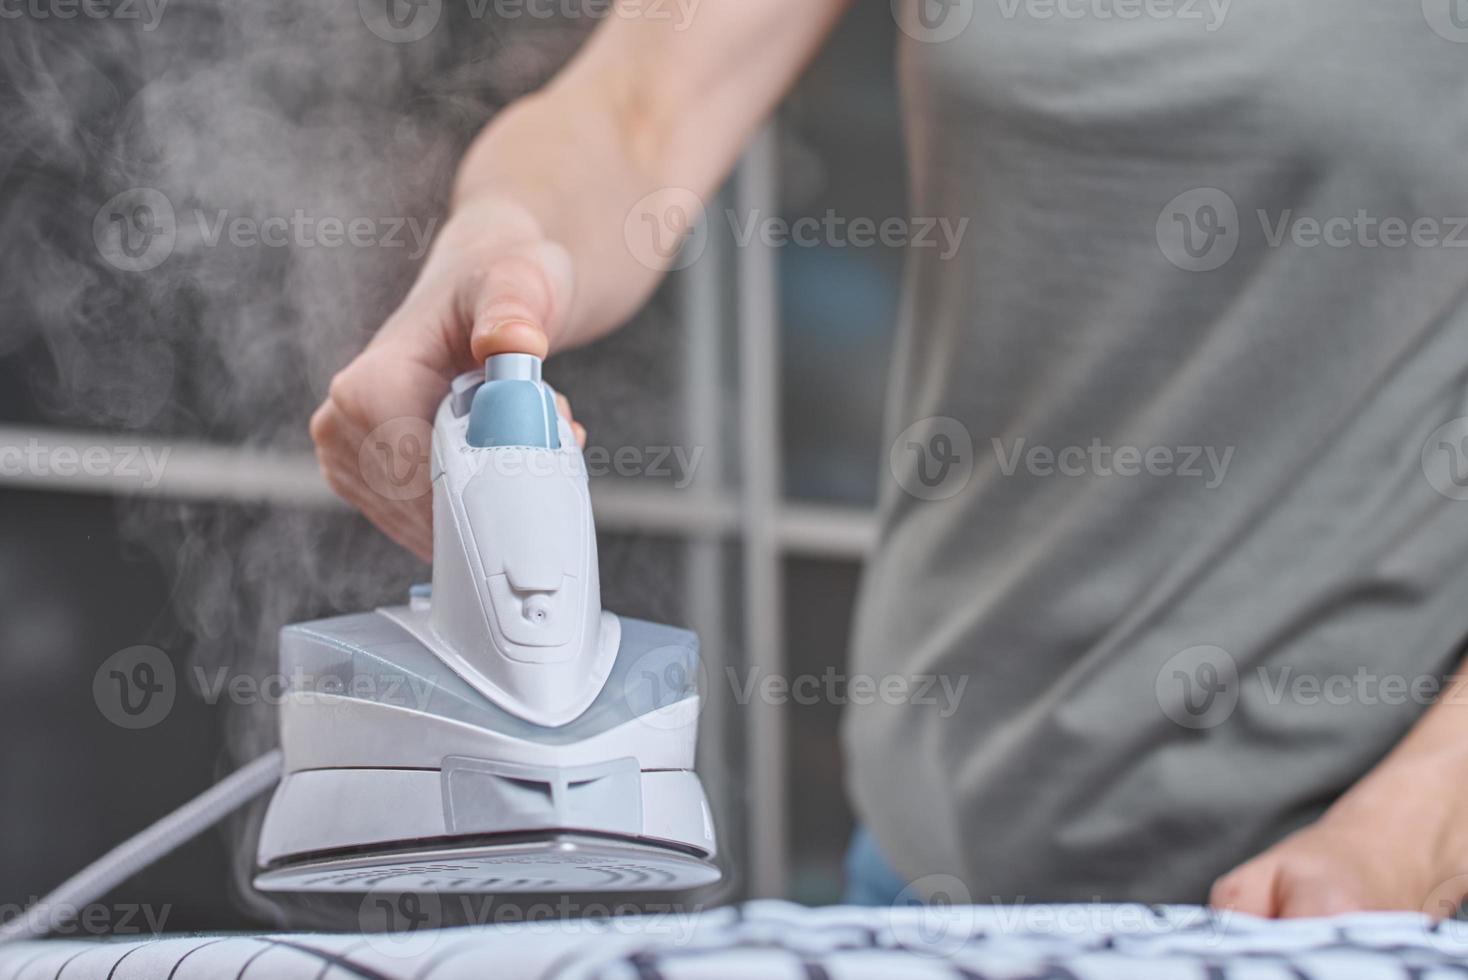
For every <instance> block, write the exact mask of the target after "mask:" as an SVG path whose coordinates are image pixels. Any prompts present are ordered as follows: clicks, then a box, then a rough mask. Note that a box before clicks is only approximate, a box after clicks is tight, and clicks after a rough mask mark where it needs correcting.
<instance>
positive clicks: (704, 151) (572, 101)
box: [311, 0, 850, 559]
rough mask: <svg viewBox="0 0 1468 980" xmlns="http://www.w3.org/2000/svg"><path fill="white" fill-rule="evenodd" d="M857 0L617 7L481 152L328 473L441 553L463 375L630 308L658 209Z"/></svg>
mask: <svg viewBox="0 0 1468 980" xmlns="http://www.w3.org/2000/svg"><path fill="white" fill-rule="evenodd" d="M849 2H850V0H801V2H799V3H794V4H792V3H790V2H789V0H707V2H704V3H702V4H700V5H698V9H697V10H696V11H694V12H693V13H692V16H691V17H690V18H689V19H687V20H684V19H673V18H669V17H667V16H657V15H654V14H652V12H651V11H648V10H646V9H645V5H638V4H628V5H626V6H625V7H623V6H620V5H619V7H618V9H617V15H616V16H611V17H608V18H607V19H606V21H605V23H603V24H602V25H601V26H600V27H598V28H597V29H596V30H595V31H594V32H593V34H592V36H591V38H590V39H589V40H588V42H587V43H586V45H585V46H584V47H583V48H582V50H581V51H580V52H579V53H578V54H577V56H576V57H575V58H574V59H572V61H571V62H570V64H568V65H567V66H566V67H565V68H564V69H563V70H562V71H561V73H560V74H558V75H557V76H556V78H555V79H554V80H553V81H552V82H551V83H550V84H549V85H547V86H546V87H545V88H544V89H542V90H540V91H539V92H536V93H534V94H532V95H529V96H526V97H525V98H523V99H520V100H518V101H517V102H515V103H514V104H513V105H511V106H509V107H508V108H506V109H505V110H504V111H503V112H502V113H500V114H499V116H497V117H496V118H495V120H494V122H493V123H491V124H490V125H489V126H488V127H486V128H485V130H484V131H483V132H482V133H480V135H479V137H478V138H477V139H476V140H475V141H474V144H473V145H472V146H471V147H470V148H469V151H468V153H466V154H465V157H464V160H463V161H462V163H461V165H460V167H459V173H458V177H457V182H456V185H455V195H454V204H453V209H452V212H451V215H450V218H449V221H448V222H447V223H446V224H445V226H444V228H443V231H442V233H441V234H440V235H439V237H438V239H437V240H436V241H435V242H434V246H433V251H432V252H431V253H430V254H429V257H428V261H427V262H426V263H425V265H424V267H423V270H422V273H421V274H420V276H419V278H418V281H417V283H416V284H415V285H414V286H413V289H412V292H410V293H409V295H408V297H407V299H405V300H404V301H403V304H402V306H400V307H399V308H398V309H397V311H396V312H395V313H393V315H392V316H391V317H389V318H388V321H387V323H386V324H385V325H384V326H383V327H382V330H381V332H380V333H379V334H378V335H377V337H376V338H375V339H374V340H373V341H372V343H371V345H370V346H369V347H368V348H367V349H366V350H365V351H363V352H362V354H361V356H359V357H358V358H357V359H356V360H355V361H353V362H352V363H351V364H349V365H348V366H347V367H346V368H345V369H344V370H343V371H341V373H339V374H338V375H337V376H336V377H335V378H334V379H333V380H332V383H331V389H330V394H329V395H328V397H327V399H326V401H325V403H324V404H322V406H321V407H320V408H319V409H318V410H317V412H316V414H315V416H314V417H313V418H312V420H311V435H312V438H313V439H315V441H316V454H317V456H318V458H319V459H320V460H321V466H322V469H323V471H324V472H325V474H326V479H327V481H328V482H329V483H330V484H331V486H332V488H333V489H334V490H336V492H337V493H339V494H340V495H341V496H342V497H344V498H346V500H347V501H348V502H349V503H352V504H354V505H356V506H357V507H359V508H361V509H362V511H363V512H364V513H365V514H366V515H367V516H368V517H369V518H371V519H372V521H373V523H375V524H376V525H377V526H378V527H380V528H381V529H382V530H383V531H384V532H386V533H387V534H388V535H389V536H390V537H392V538H393V540H395V541H397V542H399V543H400V544H402V545H404V546H405V547H408V548H410V549H412V550H413V551H414V552H416V553H417V554H418V555H419V556H421V557H423V558H425V559H426V558H429V557H430V556H431V554H432V549H433V536H432V516H433V515H432V502H431V499H430V495H429V492H428V491H429V467H430V464H429V461H428V453H429V448H430V433H431V423H430V420H431V419H432V418H433V413H434V411H435V410H436V409H437V407H438V404H439V402H440V400H441V399H442V398H443V396H444V393H445V392H446V391H447V390H448V387H449V383H450V381H452V379H453V377H454V376H455V375H456V374H458V373H460V372H462V371H466V370H469V369H471V368H474V367H476V366H478V365H479V364H480V363H481V362H482V361H483V360H484V359H485V358H486V357H488V356H490V355H491V354H498V353H506V352H519V353H527V354H539V355H542V356H544V355H545V354H546V353H547V352H548V351H552V350H558V349H560V348H562V347H565V346H570V345H572V344H575V343H586V342H588V341H591V340H594V339H595V338H596V337H598V336H601V335H603V334H605V333H607V332H608V331H610V330H612V329H614V328H615V327H617V326H619V325H620V324H621V323H623V322H625V321H626V320H627V319H628V318H630V317H631V316H632V315H633V314H634V313H635V312H636V311H637V310H638V308H639V307H641V306H642V304H643V303H644V302H646V300H647V298H648V297H649V296H650V295H652V292H653V290H654V289H656V287H657V284H658V281H659V280H660V279H661V277H662V275H663V273H664V272H665V271H666V268H667V267H668V266H669V265H670V264H671V262H672V260H673V259H674V258H675V255H673V254H670V253H665V251H663V250H659V249H651V250H649V249H643V248H640V247H633V246H634V243H635V241H636V236H638V235H647V234H650V232H649V231H648V230H647V229H646V228H645V223H644V222H643V220H642V219H644V218H651V219H653V222H654V225H655V226H658V227H661V225H659V224H658V222H659V220H660V219H663V218H666V217H667V215H666V214H662V213H659V210H660V209H661V208H662V207H663V205H660V204H659V203H658V202H659V201H661V200H662V199H663V198H664V197H666V196H669V195H670V193H671V196H672V197H674V198H676V199H678V200H686V199H687V198H688V195H692V197H693V198H695V199H701V198H703V197H706V196H707V195H709V194H711V193H712V192H713V190H714V188H716V187H718V185H719V183H720V182H721V181H722V180H723V179H724V177H725V175H727V174H728V172H729V169H730V168H731V167H732V166H733V164H734V161H735V160H736V159H737V158H738V155H739V150H740V148H741V147H742V146H743V144H744V142H745V141H746V140H747V139H748V137H749V135H750V134H751V133H752V132H754V131H755V129H756V128H757V127H758V126H759V124H760V121H761V120H763V119H764V118H765V116H766V115H767V114H768V113H769V111H770V109H771V108H772V107H773V106H774V104H775V103H776V102H777V101H778V100H779V99H780V97H781V96H782V95H783V94H784V93H785V90H786V89H787V88H788V87H789V85H790V83H791V82H792V81H794V79H795V77H796V75H797V74H798V73H799V71H800V69H801V68H802V67H803V66H804V64H805V63H806V61H807V60H809V58H810V57H811V55H812V54H814V52H815V50H816V48H817V47H818V46H819V45H820V43H821V41H822V40H823V39H824V38H825V36H826V34H827V33H828V32H829V31H830V29H831V28H832V27H833V26H834V25H835V23H836V21H837V19H838V18H839V17H840V16H841V14H842V12H843V11H844V10H845V9H846V7H847V4H848V3H849ZM649 209H651V210H650V211H649ZM664 223H665V222H664ZM562 411H567V409H565V407H564V406H563V407H562ZM569 417H570V416H569V412H567V418H569ZM573 424H574V423H573ZM578 432H579V430H578Z"/></svg>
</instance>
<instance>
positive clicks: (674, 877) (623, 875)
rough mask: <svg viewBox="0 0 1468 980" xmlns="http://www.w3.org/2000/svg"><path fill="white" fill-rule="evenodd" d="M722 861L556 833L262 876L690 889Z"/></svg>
mask: <svg viewBox="0 0 1468 980" xmlns="http://www.w3.org/2000/svg"><path fill="white" fill-rule="evenodd" d="M722 876H723V875H722V873H721V872H720V871H719V869H718V867H716V866H715V865H713V864H711V863H709V862H708V861H705V860H703V859H701V858H698V857H695V856H693V855H691V854H688V853H685V852H683V851H677V850H673V849H672V848H667V847H659V846H656V845H653V844H648V843H643V842H640V841H630V840H622V839H618V838H609V837H587V836H581V835H577V834H556V835H553V836H549V837H544V838H539V839H533V840H523V839H522V840H516V841H514V842H499V843H496V842H488V843H482V844H474V845H470V846H464V845H453V844H446V845H444V846H441V847H425V848H422V849H414V850H406V851H392V852H388V853H382V854H354V855H352V856H350V857H334V858H320V859H314V860H313V859H307V860H303V861H300V862H297V863H291V864H286V865H282V866H280V867H277V868H272V869H270V870H267V871H262V872H260V873H259V874H258V875H256V876H255V887H256V888H258V889H260V890H261V891H267V892H351V893H361V892H369V891H374V892H375V891H379V890H381V891H392V892H401V893H411V892H424V893H428V892H443V893H447V894H535V893H541V894H544V893H562V892H587V893H590V892H613V891H631V892H654V891H685V890H688V889H692V888H699V887H702V886H704V885H712V884H714V883H715V882H717V881H719V879H720V878H721V877H722Z"/></svg>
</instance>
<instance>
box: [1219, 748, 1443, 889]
mask: <svg viewBox="0 0 1468 980" xmlns="http://www.w3.org/2000/svg"><path fill="white" fill-rule="evenodd" d="M1439 780H1440V777H1439V778H1438V779H1431V780H1429V781H1428V783H1427V785H1426V786H1420V785H1419V786H1414V787H1411V788H1398V789H1397V790H1395V791H1390V792H1388V791H1387V790H1386V788H1385V787H1378V786H1367V785H1362V786H1358V787H1357V788H1356V789H1354V790H1352V792H1351V793H1349V794H1347V795H1346V796H1345V797H1343V798H1342V799H1341V800H1340V802H1338V803H1337V804H1336V806H1334V807H1332V808H1331V810H1329V811H1328V812H1327V813H1326V814H1325V815H1324V816H1323V817H1321V819H1320V820H1319V821H1317V822H1316V823H1314V824H1312V825H1311V826H1309V827H1305V828H1304V829H1302V830H1299V831H1297V832H1296V833H1294V834H1291V835H1290V836H1289V837H1286V838H1285V839H1284V840H1282V841H1280V842H1279V843H1278V844H1276V845H1274V846H1273V847H1271V848H1270V849H1269V850H1267V851H1265V852H1264V853H1263V854H1260V855H1259V856H1258V857H1256V858H1254V859H1252V860H1250V861H1247V862H1245V863H1244V864H1242V865H1240V866H1239V867H1238V868H1235V869H1234V870H1233V871H1231V872H1229V873H1228V874H1226V875H1224V876H1223V877H1222V878H1220V879H1218V881H1217V882H1215V883H1214V885H1213V891H1212V894H1211V895H1210V896H1209V904H1211V905H1213V906H1215V907H1217V908H1225V909H1231V910H1233V911H1237V912H1244V913H1247V914H1249V915H1258V916H1264V917H1269V918H1302V917H1313V916H1330V915H1340V914H1342V913H1346V912H1361V911H1386V910H1405V911H1413V912H1427V913H1429V914H1431V915H1433V916H1434V917H1439V918H1441V917H1447V916H1450V915H1451V914H1452V912H1453V911H1454V909H1455V908H1456V906H1457V904H1458V903H1459V902H1460V901H1461V900H1462V899H1463V897H1464V895H1463V892H1464V891H1465V890H1468V875H1464V874H1463V872H1465V871H1468V865H1465V864H1463V863H1462V862H1461V861H1459V860H1457V859H1456V853H1455V851H1454V849H1453V847H1452V846H1451V845H1450V844H1449V841H1451V840H1453V839H1454V838H1455V837H1456V836H1457V835H1456V833H1455V832H1454V831H1453V829H1452V827H1453V825H1454V824H1457V825H1461V817H1457V818H1454V817H1453V815H1451V814H1448V813H1440V810H1439V807H1438V804H1437V801H1434V802H1430V803H1429V802H1427V800H1426V797H1425V795H1424V794H1425V793H1430V792H1432V791H1433V790H1434V789H1435V788H1436V787H1437V785H1438V783H1439Z"/></svg>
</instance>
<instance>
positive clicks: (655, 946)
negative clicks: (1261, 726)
mask: <svg viewBox="0 0 1468 980" xmlns="http://www.w3.org/2000/svg"><path fill="white" fill-rule="evenodd" d="M1463 976H1468V925H1465V924H1464V923H1456V922H1445V923H1434V922H1433V921H1431V920H1429V919H1428V918H1426V917H1425V916H1421V915H1413V914H1399V913H1386V914H1361V915H1352V916H1346V917H1341V918H1335V919H1312V920H1294V921H1284V922H1280V921H1266V920H1262V919H1256V918H1251V917H1248V916H1243V915H1235V914H1229V913H1217V912H1212V911H1209V910H1205V909H1199V908H1190V907H1180V906H1169V907H1157V908H1151V907H1146V906H1139V905H1069V906H1065V905H1048V906H1047V905H1030V906H1010V907H992V906H950V907H946V908H929V909H924V908H900V909H869V908H843V907H832V908H821V909H808V908H804V907H801V906H797V905H790V904H787V903H783V902H753V903H749V904H746V905H744V906H742V907H739V908H725V909H717V910H713V911H707V912H702V913H694V914H687V915H678V914H664V915H649V916H637V917H626V918H612V919H598V920H573V921H546V922H525V923H517V924H514V925H496V926H471V927H466V928H457V929H444V930H428V931H420V932H416V933H402V934H371V935H362V934H355V935H349V934H336V935H320V934H276V935H258V936H241V935H226V936H186V937H164V938H149V939H145V940H131V941H114V940H95V939H93V940H77V939H52V940H47V941H44V942H27V943H19V944H14V945H10V946H4V947H0V978H3V980H45V978H63V980H90V978H97V980H103V978H110V980H139V978H163V977H171V978H173V980H192V978H209V980H214V978H220V977H225V978H228V977H235V978H284V980H291V978H297V977H300V978H320V980H339V978H352V977H357V978H363V977H365V978H369V980H384V978H393V980H396V978H416V980H456V978H466V980H467V978H473V980H481V978H486V977H494V978H521V977H525V978H546V980H593V978H596V980H622V978H627V980H684V978H688V980H694V978H697V980H715V978H720V980H722V978H743V977H751V978H754V977H758V978H764V977H769V978H776V980H780V978H791V980H867V978H870V980H886V978H898V980H901V978H909V977H910V978H918V980H927V978H935V980H936V978H944V980H1000V978H1004V980H1017V978H1036V980H1039V978H1044V980H1148V978H1154V977H1155V978H1165V980H1192V978H1197V980H1273V978H1292V980H1311V978H1335V977H1341V978H1353V980H1376V978H1381V980H1388V978H1391V980H1395V978H1402V980H1437V978H1448V977H1463Z"/></svg>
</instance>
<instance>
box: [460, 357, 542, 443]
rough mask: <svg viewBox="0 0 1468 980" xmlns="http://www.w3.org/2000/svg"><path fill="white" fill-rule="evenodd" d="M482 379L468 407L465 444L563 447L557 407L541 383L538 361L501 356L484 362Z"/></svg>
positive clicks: (535, 359) (533, 358)
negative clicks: (467, 428) (558, 426)
mask: <svg viewBox="0 0 1468 980" xmlns="http://www.w3.org/2000/svg"><path fill="white" fill-rule="evenodd" d="M485 376H486V378H488V380H486V381H485V382H484V384H483V385H481V386H480V388H479V390H478V391H477V392H475V393H474V402H473V404H472V405H470V407H469V434H468V442H469V445H471V446H474V447H475V448H478V449H490V448H498V447H503V446H519V447H526V448H532V449H560V448H561V436H560V432H559V430H558V429H557V425H556V421H557V416H556V403H555V399H554V398H553V397H552V396H551V390H550V388H549V387H548V386H547V385H546V384H545V383H544V382H543V381H541V380H540V358H538V357H531V356H529V355H528V354H500V355H497V356H495V357H491V358H490V359H489V361H488V362H487V363H486V364H485Z"/></svg>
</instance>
